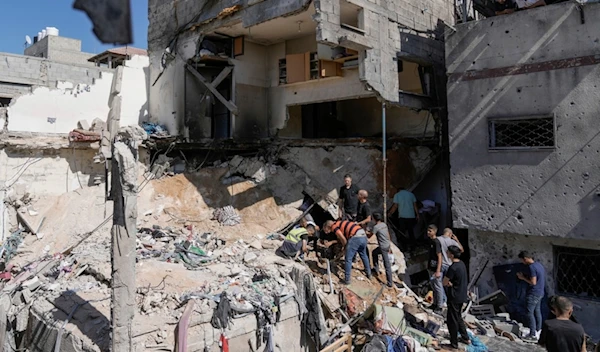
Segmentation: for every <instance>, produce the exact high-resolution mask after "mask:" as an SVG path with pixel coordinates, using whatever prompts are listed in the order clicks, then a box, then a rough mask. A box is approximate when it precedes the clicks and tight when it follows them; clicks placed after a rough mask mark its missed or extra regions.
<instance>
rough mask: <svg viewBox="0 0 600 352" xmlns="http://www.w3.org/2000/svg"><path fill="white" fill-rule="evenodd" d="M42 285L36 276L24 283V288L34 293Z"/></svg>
mask: <svg viewBox="0 0 600 352" xmlns="http://www.w3.org/2000/svg"><path fill="white" fill-rule="evenodd" d="M41 284H42V283H41V282H40V279H39V278H38V277H37V276H34V277H33V279H29V280H27V281H25V282H23V288H27V289H29V291H34V290H35V289H36V288H38V287H40V285H41Z"/></svg>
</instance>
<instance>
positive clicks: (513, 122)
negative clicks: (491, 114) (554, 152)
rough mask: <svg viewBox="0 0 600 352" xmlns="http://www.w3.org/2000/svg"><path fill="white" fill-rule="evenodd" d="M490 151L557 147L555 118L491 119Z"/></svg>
mask: <svg viewBox="0 0 600 352" xmlns="http://www.w3.org/2000/svg"><path fill="white" fill-rule="evenodd" d="M488 124H489V134H490V144H489V148H490V149H526V148H541V149H552V148H554V147H555V136H554V117H552V116H549V117H532V118H518V119H500V118H499V119H490V120H489V122H488Z"/></svg>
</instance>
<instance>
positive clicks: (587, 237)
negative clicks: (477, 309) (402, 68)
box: [446, 2, 600, 339]
mask: <svg viewBox="0 0 600 352" xmlns="http://www.w3.org/2000/svg"><path fill="white" fill-rule="evenodd" d="M599 15H600V5H599V4H597V3H587V4H578V3H576V2H567V3H560V4H554V5H549V6H545V7H540V8H536V9H530V10H526V11H519V12H516V13H514V14H511V15H505V16H497V17H490V18H487V19H482V20H479V21H472V22H468V23H465V24H460V25H458V26H457V28H456V31H455V32H449V33H448V34H447V37H446V65H447V70H448V75H449V81H448V87H447V90H448V110H449V138H450V161H451V170H450V171H451V185H452V203H453V208H452V209H453V215H454V226H455V227H457V228H464V229H468V233H469V247H470V250H471V272H474V271H475V270H477V269H478V267H482V266H483V264H484V263H485V262H486V261H488V260H489V264H488V265H487V268H486V269H485V271H484V272H483V275H482V277H481V279H480V281H479V283H478V285H477V286H478V288H479V292H480V295H482V296H483V295H487V294H489V293H492V292H494V291H496V290H497V289H502V290H503V291H505V293H507V295H508V296H509V299H511V300H513V303H515V305H514V309H515V313H518V312H517V311H518V310H519V309H522V307H521V308H519V307H518V304H517V302H516V301H517V300H518V297H519V295H520V294H522V293H523V292H524V291H523V289H524V287H522V286H521V284H520V283H518V282H517V281H519V280H516V279H515V277H514V273H515V272H516V271H518V270H520V268H519V267H518V265H515V264H514V263H518V262H519V259H518V257H517V255H518V253H519V252H520V251H522V250H529V251H531V252H532V253H533V254H534V256H535V259H536V260H538V261H539V262H540V263H542V264H543V266H544V267H545V268H546V271H547V282H546V289H547V295H548V296H550V295H554V294H558V295H564V296H567V297H570V298H571V299H572V300H573V302H574V304H575V311H574V315H575V316H576V317H577V319H578V320H579V321H580V322H581V323H582V325H583V326H584V328H585V331H586V333H587V334H589V335H591V336H593V337H595V338H596V339H597V338H599V337H600V330H599V327H600V325H599V324H598V320H597V319H598V318H597V316H598V312H599V309H600V304H599V301H598V298H599V297H600V286H599V284H598V279H597V277H598V271H597V263H598V260H599V259H600V242H599V241H598V235H597V229H598V226H599V225H600V223H599V220H598V217H597V216H596V215H594V214H595V213H594V212H595V211H597V207H598V202H599V201H600V197H599V196H600V193H599V189H598V185H599V182H600V179H599V176H598V175H597V174H596V173H595V172H594V165H595V164H594V160H598V153H599V148H600V141H599V140H598V138H597V136H598V133H599V132H598V127H597V125H596V124H595V122H594V121H595V119H596V117H597V116H598V106H599V105H598V89H597V88H598V87H597V86H598V82H600V76H599V75H600V65H599V63H600V62H599V61H598V56H597V53H598V50H599V46H600V44H599V43H600V30H599V27H598V25H597V17H596V16H599ZM543 306H545V303H544V304H543ZM521 312H522V311H521Z"/></svg>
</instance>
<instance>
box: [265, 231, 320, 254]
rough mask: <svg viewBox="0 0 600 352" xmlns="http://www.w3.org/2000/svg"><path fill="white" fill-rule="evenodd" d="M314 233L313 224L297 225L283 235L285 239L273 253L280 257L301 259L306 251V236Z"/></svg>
mask: <svg viewBox="0 0 600 352" xmlns="http://www.w3.org/2000/svg"><path fill="white" fill-rule="evenodd" d="M314 234H315V226H314V225H306V228H304V227H297V228H295V229H292V230H290V232H288V234H287V235H286V236H285V240H284V241H283V244H282V245H281V247H279V248H278V249H277V250H276V251H275V253H276V254H277V255H279V256H281V257H284V258H289V259H294V260H298V259H302V258H303V256H304V254H305V253H308V247H307V246H306V244H307V242H308V237H309V236H312V235H314Z"/></svg>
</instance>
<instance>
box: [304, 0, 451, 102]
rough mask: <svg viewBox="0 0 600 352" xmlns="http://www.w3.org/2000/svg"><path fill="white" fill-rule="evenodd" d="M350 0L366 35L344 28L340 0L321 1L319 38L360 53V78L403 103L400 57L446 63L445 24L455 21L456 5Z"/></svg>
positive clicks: (434, 0) (439, 0) (435, 1)
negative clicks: (358, 9) (357, 8)
mask: <svg viewBox="0 0 600 352" xmlns="http://www.w3.org/2000/svg"><path fill="white" fill-rule="evenodd" d="M348 2H349V3H351V4H354V5H356V6H358V7H360V8H362V13H361V14H359V22H360V26H361V28H360V29H362V30H364V33H362V34H361V33H357V32H355V31H352V30H349V29H346V28H343V27H341V26H340V14H341V7H340V1H339V0H316V1H315V6H316V8H317V11H318V15H317V21H318V22H319V25H318V27H317V40H318V41H319V42H323V43H327V44H330V45H342V46H345V47H348V48H351V49H355V50H358V51H359V53H360V60H359V61H360V79H361V81H363V82H365V83H366V84H367V85H368V86H370V87H372V88H373V89H374V90H375V91H377V93H378V95H379V96H381V98H383V99H385V100H387V101H389V102H398V101H399V94H398V89H399V85H398V79H397V72H398V71H397V62H396V60H395V59H396V58H397V57H402V58H408V59H412V60H417V61H420V62H426V63H429V64H436V65H442V64H443V61H444V48H443V44H442V33H443V31H444V29H445V27H444V24H450V25H452V24H453V23H454V16H453V11H454V10H453V9H454V6H453V3H452V2H451V1H442V0H430V1H423V2H418V3H417V2H413V1H404V0H393V1H389V0H388V1H381V0H349V1H348ZM436 39H437V40H436ZM365 49H366V50H365Z"/></svg>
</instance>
